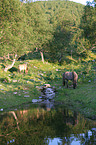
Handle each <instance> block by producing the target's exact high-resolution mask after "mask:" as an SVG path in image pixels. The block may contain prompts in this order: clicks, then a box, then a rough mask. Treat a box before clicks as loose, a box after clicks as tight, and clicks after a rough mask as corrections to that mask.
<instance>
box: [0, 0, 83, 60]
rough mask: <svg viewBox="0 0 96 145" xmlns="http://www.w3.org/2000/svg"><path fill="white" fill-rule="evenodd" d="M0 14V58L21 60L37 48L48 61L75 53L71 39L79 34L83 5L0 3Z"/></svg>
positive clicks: (9, 1)
mask: <svg viewBox="0 0 96 145" xmlns="http://www.w3.org/2000/svg"><path fill="white" fill-rule="evenodd" d="M1 10H2V11H1V14H2V15H1V27H0V28H1V49H0V54H1V56H6V55H7V54H8V53H9V54H14V53H15V54H16V53H17V54H18V56H21V55H23V54H25V53H27V52H28V51H32V52H34V49H35V48H38V49H39V50H42V51H43V52H44V53H46V52H48V53H47V56H46V57H47V59H48V60H51V58H52V57H53V56H54V61H56V59H57V61H58V60H59V59H60V57H61V54H63V53H64V54H65V53H67V52H66V51H68V53H69V54H70V51H71V50H73V51H74V52H75V53H76V51H77V50H76V46H73V45H74V44H73V41H74V40H73V39H75V38H74V37H76V34H77V32H78V33H79V31H80V30H79V25H80V19H81V17H82V15H83V11H84V6H83V5H81V4H77V3H74V2H69V1H48V2H47V1H46V2H42V1H41V2H34V3H26V4H23V5H22V3H21V2H20V1H19V0H13V1H11V0H7V1H3V0H1ZM50 53H51V55H50ZM46 57H45V58H46Z"/></svg>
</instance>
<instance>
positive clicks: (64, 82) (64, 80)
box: [63, 74, 65, 86]
mask: <svg viewBox="0 0 96 145" xmlns="http://www.w3.org/2000/svg"><path fill="white" fill-rule="evenodd" d="M63 86H65V77H64V74H63Z"/></svg>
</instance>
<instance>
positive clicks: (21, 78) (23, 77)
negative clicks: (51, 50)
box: [0, 60, 96, 116]
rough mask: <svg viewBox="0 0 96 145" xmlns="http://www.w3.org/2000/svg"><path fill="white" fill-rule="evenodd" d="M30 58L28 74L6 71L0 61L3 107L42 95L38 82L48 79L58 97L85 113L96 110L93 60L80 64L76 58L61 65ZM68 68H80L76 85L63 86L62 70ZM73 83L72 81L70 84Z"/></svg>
mask: <svg viewBox="0 0 96 145" xmlns="http://www.w3.org/2000/svg"><path fill="white" fill-rule="evenodd" d="M27 62H28V69H29V71H28V74H25V73H23V72H21V73H19V72H18V71H13V72H10V71H8V72H4V71H3V68H2V67H1V65H0V73H1V76H0V109H1V108H3V109H5V108H8V107H12V106H16V105H20V104H22V103H27V102H32V99H34V98H38V97H39V96H40V91H39V90H38V86H39V87H40V86H42V85H44V84H47V83H49V84H50V85H51V86H55V88H56V90H57V93H56V96H58V97H56V98H55V101H62V102H63V103H64V104H65V105H68V106H70V107H72V108H73V109H74V110H75V108H76V109H77V110H78V111H80V112H81V113H83V114H84V115H86V116H91V115H95V114H96V97H95V96H96V88H95V86H96V71H95V69H94V63H93V62H91V63H81V62H80V63H78V64H76V63H74V62H73V63H71V64H68V65H67V64H66V65H62V66H60V65H57V64H52V63H48V62H45V63H44V64H43V63H42V62H41V61H38V60H27ZM23 63H24V62H23ZM18 65H19V62H16V63H15V65H14V67H16V68H17V69H18ZM65 71H76V72H77V74H78V76H79V78H78V86H77V88H76V89H73V88H72V87H71V88H68V89H67V88H66V87H63V86H62V74H63V73H64V72H65ZM71 84H72V82H71V81H70V82H69V85H71ZM26 95H27V96H28V97H26ZM24 96H25V97H24Z"/></svg>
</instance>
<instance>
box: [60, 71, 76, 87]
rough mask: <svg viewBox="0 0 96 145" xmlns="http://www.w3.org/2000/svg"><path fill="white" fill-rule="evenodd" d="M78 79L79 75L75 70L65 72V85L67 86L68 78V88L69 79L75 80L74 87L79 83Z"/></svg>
mask: <svg viewBox="0 0 96 145" xmlns="http://www.w3.org/2000/svg"><path fill="white" fill-rule="evenodd" d="M77 79H78V75H77V73H76V72H75V71H74V72H68V71H67V72H65V73H63V86H65V80H67V88H68V80H72V81H73V88H74V89H75V88H76V85H77Z"/></svg>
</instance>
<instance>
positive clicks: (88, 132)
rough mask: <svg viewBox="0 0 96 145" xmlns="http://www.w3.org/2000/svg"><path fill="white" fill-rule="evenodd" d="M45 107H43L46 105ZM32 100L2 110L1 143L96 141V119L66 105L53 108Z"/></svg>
mask: <svg viewBox="0 0 96 145" xmlns="http://www.w3.org/2000/svg"><path fill="white" fill-rule="evenodd" d="M42 107H43V108H42ZM42 107H41V106H38V105H35V104H32V106H31V108H29V109H20V110H16V111H9V112H6V113H2V114H0V143H1V144H2V145H3V144H4V145H7V144H9V145H10V144H12V145H17V144H18V145H19V144H20V145H75V144H76V145H88V144H92V145H95V144H96V122H95V121H91V120H88V119H85V118H84V117H83V116H81V115H80V114H77V113H76V112H73V111H71V110H68V109H66V108H64V107H57V106H56V107H54V108H53V109H50V107H49V108H47V107H46V104H42Z"/></svg>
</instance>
